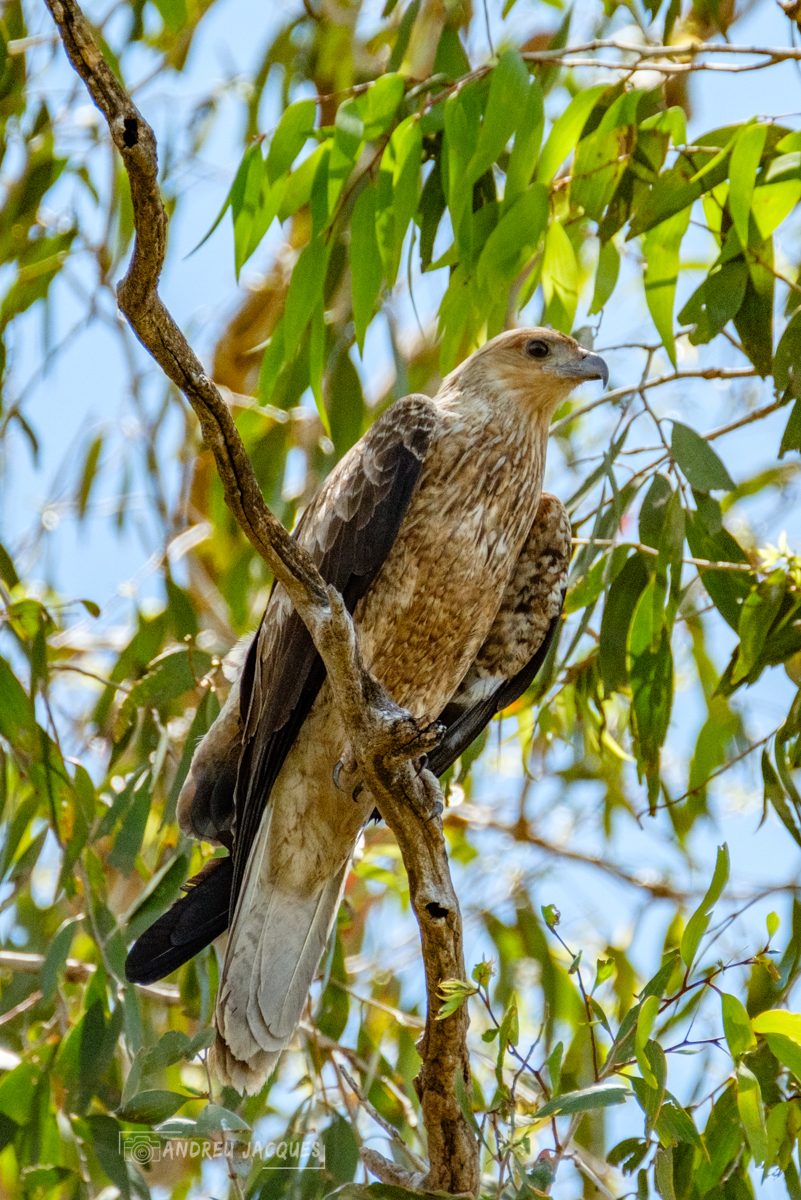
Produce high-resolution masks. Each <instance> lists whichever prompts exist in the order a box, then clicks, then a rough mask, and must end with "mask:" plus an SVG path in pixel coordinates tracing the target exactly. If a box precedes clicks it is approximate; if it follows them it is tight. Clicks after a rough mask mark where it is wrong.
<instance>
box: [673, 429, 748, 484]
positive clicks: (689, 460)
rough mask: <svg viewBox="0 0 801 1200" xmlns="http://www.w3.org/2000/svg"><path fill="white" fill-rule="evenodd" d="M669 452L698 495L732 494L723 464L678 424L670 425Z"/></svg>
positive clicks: (704, 444) (731, 482)
mask: <svg viewBox="0 0 801 1200" xmlns="http://www.w3.org/2000/svg"><path fill="white" fill-rule="evenodd" d="M670 450H671V454H672V455H673V457H674V459H675V460H676V462H677V463H678V465H679V466H680V467H681V469H682V471H683V472H684V475H685V476H686V478H687V482H688V483H689V485H690V487H692V488H695V490H696V491H699V492H711V491H713V490H716V489H722V490H724V491H727V492H730V491H733V490H734V482H733V480H732V478H731V476H730V475H729V472H728V471H727V470H726V468H725V466H724V465H723V462H722V461H721V459H720V458H719V457H718V455H717V454H716V453H715V451H714V450H713V449H712V447H711V446H710V444H709V442H707V441H706V440H705V439H704V438H702V437H701V436H700V434H698V433H696V432H695V430H694V429H690V427H689V425H682V424H681V422H680V421H674V422H673V436H672V438H671V441H670Z"/></svg>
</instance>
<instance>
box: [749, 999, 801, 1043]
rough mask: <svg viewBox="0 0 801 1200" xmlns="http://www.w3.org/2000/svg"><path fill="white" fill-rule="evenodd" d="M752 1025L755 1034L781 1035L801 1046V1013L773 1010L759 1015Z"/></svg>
mask: <svg viewBox="0 0 801 1200" xmlns="http://www.w3.org/2000/svg"><path fill="white" fill-rule="evenodd" d="M751 1024H752V1027H753V1029H754V1032H755V1033H763V1034H766V1033H780V1034H782V1035H783V1036H784V1037H788V1038H792V1040H793V1041H794V1042H797V1043H798V1045H799V1046H801V1013H791V1012H784V1010H782V1009H775V1008H771V1009H768V1010H767V1011H766V1012H761V1013H759V1014H758V1015H757V1016H756V1017H754V1019H753V1021H752V1022H751Z"/></svg>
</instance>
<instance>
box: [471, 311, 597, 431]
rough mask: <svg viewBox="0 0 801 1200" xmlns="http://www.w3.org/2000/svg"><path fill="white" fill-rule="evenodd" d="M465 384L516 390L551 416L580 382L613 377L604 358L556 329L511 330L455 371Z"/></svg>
mask: <svg viewBox="0 0 801 1200" xmlns="http://www.w3.org/2000/svg"><path fill="white" fill-rule="evenodd" d="M453 375H454V376H457V375H458V383H459V387H460V388H461V389H464V388H466V387H468V388H469V387H472V386H474V385H475V386H477V387H478V388H479V389H481V390H482V391H483V392H484V393H485V394H487V393H489V394H493V393H494V394H495V395H498V396H499V397H500V396H509V395H510V394H514V395H515V397H516V398H519V399H520V400H522V401H523V402H524V403H525V404H526V405H527V406H528V405H532V406H533V407H534V409H535V411H536V412H537V414H538V415H542V416H544V417H546V419H547V420H550V418H551V416H552V415H553V413H554V411H555V410H556V409H557V408H558V407H559V405H560V404H561V403H562V401H563V400H564V399H565V398H566V397H567V396H568V395H569V394H570V392H572V391H573V388H575V387H577V386H578V385H579V384H580V383H585V382H586V381H587V380H589V379H600V380H602V381H603V384H604V387H606V384H607V383H608V381H609V368H608V367H607V365H606V363H605V362H604V360H603V359H602V358H601V357H600V356H599V355H597V354H593V353H592V352H591V351H590V350H585V349H584V348H583V346H580V345H579V344H578V342H577V341H576V340H575V338H572V337H568V336H567V334H564V333H559V332H558V331H557V330H555V329H536V328H535V329H511V330H509V331H508V332H506V333H501V334H499V335H498V337H494V338H492V340H491V341H489V342H486V343H485V344H484V345H483V346H482V347H481V348H480V349H479V350H477V351H476V352H475V354H473V355H472V356H471V357H470V358H469V359H467V360H466V361H465V362H464V363H462V365H461V366H460V367H457V369H456V371H454V373H453Z"/></svg>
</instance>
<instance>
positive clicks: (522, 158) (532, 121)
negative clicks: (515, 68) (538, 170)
mask: <svg viewBox="0 0 801 1200" xmlns="http://www.w3.org/2000/svg"><path fill="white" fill-rule="evenodd" d="M544 122H545V115H544V111H543V96H542V88H541V87H540V85H539V83H538V81H537V80H536V79H532V80H531V81H530V83H529V85H528V92H527V94H526V96H525V99H524V100H523V102H522V104H521V107H520V114H519V117H518V121H517V127H516V132H515V140H514V145H513V146H512V152H511V154H510V155H509V164H508V166H507V168H506V187H505V188H504V193H503V211H504V212H506V211H508V209H510V208H511V206H512V204H513V203H514V202H515V200H516V199H517V198H518V196H520V195H522V194H523V192H525V190H526V188H527V187H528V185H529V183H530V182H531V177H532V175H533V174H534V168H535V166H536V163H537V155H538V154H539V150H540V143H541V141H542V130H543V125H544Z"/></svg>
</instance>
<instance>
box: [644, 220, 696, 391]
mask: <svg viewBox="0 0 801 1200" xmlns="http://www.w3.org/2000/svg"><path fill="white" fill-rule="evenodd" d="M689 223H690V209H689V208H685V209H682V210H681V211H680V212H677V213H675V214H674V215H673V216H672V217H669V218H668V220H667V221H662V222H661V224H659V225H656V226H655V227H654V228H653V229H650V230H649V231H648V233H646V235H645V237H644V238H643V253H644V255H645V260H646V267H645V274H644V276H643V280H644V283H645V299H646V302H647V304H648V310H649V312H650V313H651V316H652V318H653V322H654V325H656V328H657V332H658V333H659V336H660V337H661V339H662V345H663V346H664V347H665V349H666V350H667V352H668V356H669V358H670V361H671V362H672V363H673V366H674V367H675V366H676V344H675V341H674V338H673V301H674V299H675V296H676V283H677V281H678V276H679V250H680V248H681V242H682V238H683V237H684V235H685V233H686V232H687V227H688V225H689Z"/></svg>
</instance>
